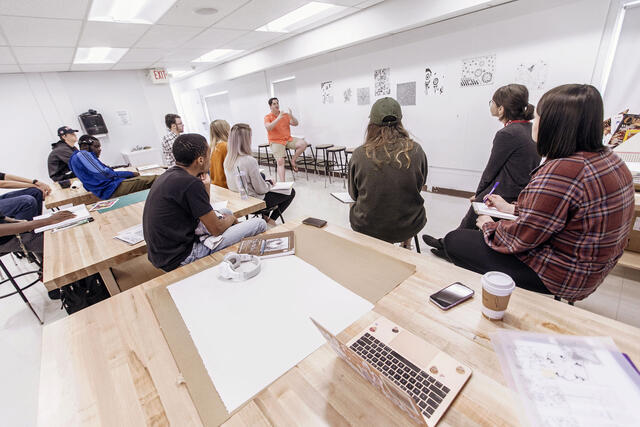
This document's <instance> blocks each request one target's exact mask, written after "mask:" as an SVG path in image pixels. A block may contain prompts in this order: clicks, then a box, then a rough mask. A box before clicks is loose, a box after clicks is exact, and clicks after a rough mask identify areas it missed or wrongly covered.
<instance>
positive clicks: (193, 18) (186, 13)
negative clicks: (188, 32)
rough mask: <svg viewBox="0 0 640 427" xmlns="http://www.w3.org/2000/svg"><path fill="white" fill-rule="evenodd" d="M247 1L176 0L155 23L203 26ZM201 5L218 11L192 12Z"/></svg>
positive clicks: (215, 20)
mask: <svg viewBox="0 0 640 427" xmlns="http://www.w3.org/2000/svg"><path fill="white" fill-rule="evenodd" d="M248 2H249V0H236V1H229V0H178V1H177V2H176V3H175V4H174V5H173V6H172V7H171V9H169V10H168V11H167V13H165V14H164V16H163V17H162V18H160V20H158V22H157V24H164V25H184V26H187V27H200V28H205V27H208V26H210V25H211V24H213V23H215V22H217V21H219V20H220V19H222V18H224V17H225V16H226V15H228V14H230V13H231V12H233V11H234V10H236V9H237V8H239V7H241V6H243V5H244V4H246V3H248ZM203 7H207V8H214V9H217V10H218V12H217V13H214V14H213V15H198V14H196V13H195V12H194V10H196V9H198V8H203Z"/></svg>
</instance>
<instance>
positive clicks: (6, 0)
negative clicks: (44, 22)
mask: <svg viewBox="0 0 640 427" xmlns="http://www.w3.org/2000/svg"><path fill="white" fill-rule="evenodd" d="M90 3H91V2H89V1H87V0H0V14H2V15H15V16H32V17H38V18H66V19H84V17H85V15H86V13H87V8H88V7H89V4H90Z"/></svg>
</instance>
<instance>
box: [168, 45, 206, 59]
mask: <svg viewBox="0 0 640 427" xmlns="http://www.w3.org/2000/svg"><path fill="white" fill-rule="evenodd" d="M210 50H211V49H209V48H204V49H183V48H179V49H175V50H173V51H171V52H169V53H166V54H165V55H163V57H162V60H163V61H170V62H175V61H185V62H191V61H192V60H194V59H196V58H198V57H200V56H202V55H204V54H205V53H207V52H209V51H210Z"/></svg>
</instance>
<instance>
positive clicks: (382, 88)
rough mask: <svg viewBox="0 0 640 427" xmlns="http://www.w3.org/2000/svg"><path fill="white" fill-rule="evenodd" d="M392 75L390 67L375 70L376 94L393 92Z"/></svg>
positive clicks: (374, 92)
mask: <svg viewBox="0 0 640 427" xmlns="http://www.w3.org/2000/svg"><path fill="white" fill-rule="evenodd" d="M390 76H391V69H390V68H379V69H377V70H375V71H374V72H373V82H374V91H373V95H374V96H382V95H389V94H391V83H390V81H389V79H390Z"/></svg>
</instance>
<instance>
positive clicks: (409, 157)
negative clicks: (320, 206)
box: [348, 98, 428, 248]
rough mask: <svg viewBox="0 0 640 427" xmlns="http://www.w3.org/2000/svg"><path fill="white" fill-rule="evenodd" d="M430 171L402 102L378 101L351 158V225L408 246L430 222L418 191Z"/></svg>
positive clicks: (367, 232) (388, 99) (390, 99)
mask: <svg viewBox="0 0 640 427" xmlns="http://www.w3.org/2000/svg"><path fill="white" fill-rule="evenodd" d="M427 173H428V165H427V156H426V155H425V153H424V151H423V150H422V147H421V146H420V144H418V143H417V142H415V141H414V140H413V139H411V136H410V135H409V132H407V130H406V129H405V128H404V126H403V125H402V109H401V108H400V104H398V102H397V101H396V100H395V99H393V98H382V99H379V100H378V101H376V102H375V104H373V106H372V107H371V114H370V115H369V125H368V126H367V133H366V135H365V141H364V144H363V145H361V146H360V147H358V148H356V149H355V150H354V151H353V155H352V157H351V160H350V162H349V185H348V188H349V195H350V196H351V198H352V199H353V200H355V203H353V205H352V206H351V209H350V212H349V221H350V223H351V228H353V229H354V230H355V231H358V232H360V233H363V234H367V235H369V236H372V237H375V238H378V239H381V240H384V241H386V242H390V243H399V242H400V243H402V246H403V247H406V248H410V247H411V239H412V238H413V237H414V236H415V235H416V234H418V233H419V232H420V230H422V228H423V227H424V226H425V224H426V223H427V215H426V213H425V210H424V199H423V198H422V196H421V195H420V191H422V187H423V186H424V184H425V183H426V181H427Z"/></svg>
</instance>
